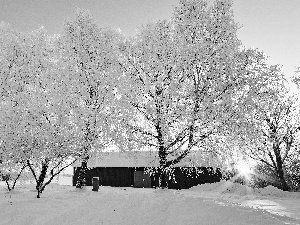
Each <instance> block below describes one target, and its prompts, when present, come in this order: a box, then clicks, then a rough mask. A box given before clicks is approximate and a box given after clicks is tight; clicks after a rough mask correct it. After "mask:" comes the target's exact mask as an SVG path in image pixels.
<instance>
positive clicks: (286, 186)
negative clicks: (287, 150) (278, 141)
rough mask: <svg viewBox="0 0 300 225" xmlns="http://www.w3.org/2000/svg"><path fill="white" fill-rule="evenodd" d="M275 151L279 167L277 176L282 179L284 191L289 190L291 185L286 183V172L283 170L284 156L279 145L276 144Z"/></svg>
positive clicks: (281, 184) (281, 183)
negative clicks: (282, 156)
mask: <svg viewBox="0 0 300 225" xmlns="http://www.w3.org/2000/svg"><path fill="white" fill-rule="evenodd" d="M274 153H275V157H276V164H277V168H276V173H277V177H278V179H279V181H280V186H281V187H280V188H281V189H282V190H283V191H288V190H289V187H288V185H287V183H286V180H285V178H284V172H283V162H282V158H281V155H280V150H279V146H276V147H275V149H274Z"/></svg>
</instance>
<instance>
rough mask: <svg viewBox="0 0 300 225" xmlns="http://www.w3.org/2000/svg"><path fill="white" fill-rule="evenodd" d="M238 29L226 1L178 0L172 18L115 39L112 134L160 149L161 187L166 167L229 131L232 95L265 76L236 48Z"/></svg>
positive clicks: (253, 56)
mask: <svg viewBox="0 0 300 225" xmlns="http://www.w3.org/2000/svg"><path fill="white" fill-rule="evenodd" d="M237 30H238V25H237V24H236V23H235V22H234V18H233V12H232V3H231V2H230V1H215V2H214V3H213V4H212V5H209V4H208V3H207V1H194V0H182V1H180V3H179V6H178V7H177V8H175V10H174V14H173V17H172V19H171V20H170V21H166V20H164V21H159V22H157V23H150V24H147V25H145V26H144V27H143V28H142V29H141V31H140V33H139V35H138V36H137V37H136V38H133V39H130V40H127V41H126V42H123V43H122V44H120V47H119V49H120V52H121V54H120V57H119V60H120V65H121V66H122V69H123V73H124V74H123V75H122V76H121V77H120V86H119V87H118V90H117V94H118V96H119V98H118V106H119V107H118V109H116V112H118V113H119V114H118V115H119V121H121V122H120V124H121V125H115V126H116V129H118V130H119V133H118V137H119V138H120V137H121V136H122V137H123V139H124V140H126V144H127V145H129V146H130V148H136V149H140V148H143V147H144V148H148V149H154V150H157V151H158V155H159V161H160V174H161V185H162V186H163V187H164V186H166V177H167V176H166V175H167V174H166V173H167V172H166V171H167V170H168V169H169V168H170V167H171V166H173V165H175V164H177V163H178V162H180V161H181V160H182V159H184V158H185V157H186V156H188V155H189V154H192V153H193V151H194V150H199V149H200V148H205V142H206V140H207V139H208V138H209V137H211V136H212V135H216V134H217V133H223V134H224V133H226V132H227V131H226V129H224V128H225V127H226V126H225V125H226V124H227V123H228V121H229V120H231V119H232V117H234V114H235V110H234V108H233V106H234V98H236V95H237V92H238V91H239V90H240V89H243V88H244V87H245V86H246V85H248V84H249V82H251V83H255V82H256V84H257V85H260V83H259V82H258V81H260V80H264V79H266V76H264V75H261V76H257V73H256V72H255V71H254V70H253V68H254V67H255V66H257V65H258V64H259V62H260V60H261V56H260V54H258V53H257V52H256V51H254V50H242V49H241V42H240V41H239V40H238V38H237V35H236V33H237ZM250 69H252V70H250ZM252 86H253V87H254V85H252ZM249 93H250V91H249ZM118 110H119V111H118ZM116 118H117V116H116Z"/></svg>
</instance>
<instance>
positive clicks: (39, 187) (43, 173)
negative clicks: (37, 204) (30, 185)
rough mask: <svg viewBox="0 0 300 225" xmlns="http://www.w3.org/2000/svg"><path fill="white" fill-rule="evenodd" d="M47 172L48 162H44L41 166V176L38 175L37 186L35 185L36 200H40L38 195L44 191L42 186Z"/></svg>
mask: <svg viewBox="0 0 300 225" xmlns="http://www.w3.org/2000/svg"><path fill="white" fill-rule="evenodd" d="M47 170H48V162H47V161H46V162H45V163H43V165H42V171H41V174H40V176H39V179H38V181H37V184H36V190H37V191H38V194H37V198H40V194H41V193H42V192H43V190H44V188H43V184H44V181H45V178H46V175H47Z"/></svg>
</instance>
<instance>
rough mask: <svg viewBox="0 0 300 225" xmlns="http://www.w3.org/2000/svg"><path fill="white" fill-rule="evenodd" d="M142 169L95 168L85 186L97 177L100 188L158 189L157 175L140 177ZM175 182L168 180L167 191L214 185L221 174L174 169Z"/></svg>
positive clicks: (203, 168) (207, 168) (206, 170)
mask: <svg viewBox="0 0 300 225" xmlns="http://www.w3.org/2000/svg"><path fill="white" fill-rule="evenodd" d="M135 171H144V167H139V168H133V167H96V168H92V169H89V170H88V171H87V176H86V185H87V186H92V179H93V177H99V184H100V185H102V186H112V187H131V186H134V187H148V188H150V187H158V186H159V174H154V175H153V176H150V179H149V178H147V176H148V175H146V174H143V175H141V173H140V172H135ZM78 172H79V170H77V168H74V177H73V186H75V184H76V181H77V178H78ZM174 177H175V180H169V182H168V188H169V189H188V188H190V187H193V186H197V185H198V184H204V183H214V182H218V181H220V180H221V177H222V174H221V172H220V170H219V169H217V170H214V169H213V168H210V167H199V168H188V170H183V169H182V168H179V167H176V168H175V170H174Z"/></svg>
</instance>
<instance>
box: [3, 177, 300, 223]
mask: <svg viewBox="0 0 300 225" xmlns="http://www.w3.org/2000/svg"><path fill="white" fill-rule="evenodd" d="M224 184H225V182H220V183H215V184H205V185H203V186H202V185H199V186H197V187H193V188H191V190H179V191H178V190H168V189H165V190H161V189H146V188H145V189H143V188H141V189H138V188H126V187H125V188H119V187H100V189H99V192H92V191H91V189H92V187H86V188H85V189H83V190H76V189H75V187H72V186H66V185H59V184H50V186H47V187H46V189H45V192H44V193H43V194H42V195H41V198H40V199H37V198H36V192H35V191H34V185H23V186H17V187H16V190H14V191H13V192H10V193H8V192H7V191H6V190H5V189H4V188H3V187H0V209H1V210H0V224H1V225H2V224H13V225H14V224H16V225H18V224H22V225H26V224H28V225H29V224H30V225H35V224H39V225H41V224H49V225H50V224H66V225H69V224H125V225H127V224H146V225H147V224H149V225H150V224H166V225H168V224H172V225H173V224H179V225H180V224H201V225H206V224H207V225H213V224H222V225H223V224H225V225H226V224H228V225H229V224H233V225H234V224H239V225H240V224H253V225H254V224H256V225H260V224H264V225H268V224H270V225H271V224H272V225H273V224H275V225H277V224H300V219H299V220H296V219H295V218H292V217H286V216H278V215H275V214H276V213H270V212H268V210H265V209H264V210H261V208H260V207H252V206H250V205H244V207H242V206H241V205H242V204H240V203H241V202H243V201H247V200H253V199H256V200H259V197H260V195H255V194H253V195H252V197H251V196H250V195H249V196H247V195H241V194H236V193H239V191H238V190H239V189H241V187H240V186H236V187H235V188H231V189H230V188H229V189H228V190H231V193H221V192H219V191H220V190H223V189H224ZM226 184H229V183H226ZM202 189H206V190H205V191H204V190H202ZM225 190H226V188H225ZM233 193H235V194H233ZM229 200H230V201H229ZM233 200H235V201H233ZM262 200H266V199H262ZM280 200H282V201H284V199H283V198H280ZM297 200H298V199H297ZM298 203H299V201H298ZM249 206H250V207H249Z"/></svg>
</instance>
